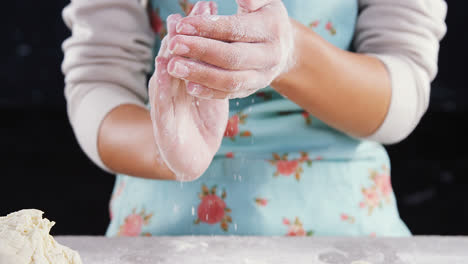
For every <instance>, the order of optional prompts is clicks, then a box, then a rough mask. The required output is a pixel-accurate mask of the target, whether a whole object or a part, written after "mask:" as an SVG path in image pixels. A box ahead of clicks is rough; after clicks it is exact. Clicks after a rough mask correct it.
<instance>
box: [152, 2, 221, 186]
mask: <svg viewBox="0 0 468 264" xmlns="http://www.w3.org/2000/svg"><path fill="white" fill-rule="evenodd" d="M216 13H217V8H216V4H215V3H214V2H198V3H197V4H196V5H195V6H194V8H193V11H192V13H191V14H190V15H191V16H201V15H214V14H216ZM180 19H182V17H181V16H180V15H171V16H169V17H168V19H167V25H168V32H169V34H168V36H167V37H166V38H165V39H164V40H163V42H162V45H161V49H160V51H159V54H158V56H157V58H156V70H155V73H154V74H153V76H152V78H151V80H150V83H149V94H150V103H151V119H152V122H153V129H154V136H155V141H156V145H157V147H158V149H159V153H160V155H161V157H162V159H163V161H164V162H165V163H166V165H167V166H168V167H169V168H170V169H171V170H172V171H173V172H174V174H175V175H176V178H177V180H179V181H191V180H195V179H197V178H198V177H200V176H201V175H202V174H203V173H204V172H205V171H206V169H207V168H208V167H209V165H210V164H211V161H212V159H213V157H214V155H215V154H216V152H217V151H218V149H219V147H220V145H221V141H222V139H223V134H224V131H225V128H226V124H227V119H228V115H229V102H228V100H227V99H224V100H214V99H201V98H197V97H194V96H191V95H190V94H188V93H187V87H186V82H185V81H183V80H180V79H176V78H174V77H172V76H170V75H169V74H168V72H167V65H168V62H169V60H170V59H171V57H172V54H171V53H170V52H169V49H168V45H167V44H168V42H169V41H170V39H171V38H172V37H174V36H175V35H176V30H175V26H176V24H177V23H178V22H179V20H180Z"/></svg>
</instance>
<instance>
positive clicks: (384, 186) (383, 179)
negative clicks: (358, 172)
mask: <svg viewBox="0 0 468 264" xmlns="http://www.w3.org/2000/svg"><path fill="white" fill-rule="evenodd" d="M373 180H374V183H375V186H377V189H378V190H379V191H380V193H381V194H382V195H383V196H384V197H385V198H388V197H389V196H390V195H391V194H392V192H393V189H392V182H391V178H390V175H388V173H387V172H383V173H380V174H377V175H374V177H373Z"/></svg>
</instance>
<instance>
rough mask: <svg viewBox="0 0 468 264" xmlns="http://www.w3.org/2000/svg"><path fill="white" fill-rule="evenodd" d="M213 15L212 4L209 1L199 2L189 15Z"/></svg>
mask: <svg viewBox="0 0 468 264" xmlns="http://www.w3.org/2000/svg"><path fill="white" fill-rule="evenodd" d="M209 15H211V5H210V2H207V1H199V2H197V3H196V4H195V5H194V6H193V8H192V12H190V14H189V16H209Z"/></svg>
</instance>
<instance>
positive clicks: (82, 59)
mask: <svg viewBox="0 0 468 264" xmlns="http://www.w3.org/2000/svg"><path fill="white" fill-rule="evenodd" d="M446 13H447V5H446V3H445V1H443V0H359V17H358V21H357V26H356V33H355V40H354V48H355V50H356V52H358V53H363V54H368V55H370V56H375V57H377V58H378V59H380V60H381V61H382V62H383V63H384V64H385V66H386V68H387V70H388V72H389V75H390V78H391V85H392V86H391V87H392V98H391V103H390V107H389V109H388V113H387V116H386V118H385V120H384V122H383V123H382V125H381V126H380V128H379V129H378V130H377V131H376V132H375V133H374V134H373V135H371V136H369V137H368V138H367V139H369V140H374V141H378V142H381V143H384V144H391V143H396V142H399V141H401V140H403V139H404V138H406V137H407V136H408V135H409V134H410V133H411V132H412V131H413V130H414V128H415V127H416V126H417V124H418V123H419V121H420V119H421V117H422V116H423V114H424V113H425V112H426V110H427V107H428V104H429V95H430V83H431V81H432V80H433V79H434V77H435V75H436V73H437V58H438V52H439V41H440V40H441V38H442V37H443V36H444V34H445V32H446V25H445V22H444V21H445V16H446ZM63 18H64V21H65V23H66V25H67V26H68V27H69V28H70V29H71V31H72V35H71V36H70V37H69V38H68V39H67V40H66V41H65V42H64V43H63V51H64V53H65V57H64V61H63V64H62V71H63V72H64V74H65V97H66V100H67V110H68V115H69V119H70V122H71V124H72V127H73V129H74V132H75V135H76V137H77V139H78V142H79V144H80V146H81V147H82V149H83V150H84V152H85V153H86V154H87V155H88V156H89V157H90V158H91V159H92V160H93V161H94V162H95V163H96V164H97V165H98V166H100V167H101V168H103V169H105V170H107V171H109V169H108V168H106V166H105V165H104V164H103V162H102V160H101V159H100V157H99V153H98V147H97V139H98V133H99V128H100V125H101V123H102V121H103V119H104V118H105V116H106V115H107V114H108V113H109V112H110V111H111V110H112V109H114V108H115V107H117V106H119V105H122V104H134V105H139V106H142V107H144V105H145V102H146V101H147V99H148V94H147V89H146V74H147V73H148V72H149V71H150V68H151V63H152V59H153V58H152V47H153V44H154V39H155V38H154V34H153V32H152V30H151V28H150V25H149V18H148V15H147V12H146V10H145V8H144V7H143V5H142V4H141V1H137V0H72V1H71V3H70V4H69V5H68V6H67V7H66V8H65V9H64V10H63Z"/></svg>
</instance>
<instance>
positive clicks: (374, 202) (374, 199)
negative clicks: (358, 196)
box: [360, 186, 381, 215]
mask: <svg viewBox="0 0 468 264" xmlns="http://www.w3.org/2000/svg"><path fill="white" fill-rule="evenodd" d="M362 194H363V195H364V201H363V202H361V204H360V207H361V208H366V207H367V208H368V210H369V215H371V214H372V212H373V211H374V209H375V208H376V207H378V206H381V203H380V195H379V193H378V192H377V188H375V186H372V187H371V188H369V189H365V188H362Z"/></svg>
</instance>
